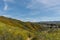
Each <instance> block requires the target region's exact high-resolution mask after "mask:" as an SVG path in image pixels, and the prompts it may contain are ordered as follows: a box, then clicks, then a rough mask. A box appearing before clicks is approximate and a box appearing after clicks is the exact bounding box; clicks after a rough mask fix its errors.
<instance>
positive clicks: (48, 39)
mask: <svg viewBox="0 0 60 40" xmlns="http://www.w3.org/2000/svg"><path fill="white" fill-rule="evenodd" d="M42 28H43V27H41V26H40V25H39V24H36V23H30V22H22V21H19V20H15V19H11V18H6V17H2V16H1V17H0V40H27V39H28V38H29V37H32V38H33V39H31V40H60V29H57V28H52V29H48V30H45V31H42ZM43 29H44V28H43Z"/></svg>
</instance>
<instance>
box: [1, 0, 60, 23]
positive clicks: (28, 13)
mask: <svg viewBox="0 0 60 40" xmlns="http://www.w3.org/2000/svg"><path fill="white" fill-rule="evenodd" d="M0 15H1V16H7V17H12V18H16V19H19V20H23V21H32V22H39V21H60V0H0Z"/></svg>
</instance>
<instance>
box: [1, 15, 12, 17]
mask: <svg viewBox="0 0 60 40" xmlns="http://www.w3.org/2000/svg"><path fill="white" fill-rule="evenodd" d="M2 16H5V17H12V16H11V15H2Z"/></svg>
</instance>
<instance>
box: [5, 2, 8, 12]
mask: <svg viewBox="0 0 60 40" xmlns="http://www.w3.org/2000/svg"><path fill="white" fill-rule="evenodd" d="M6 10H8V5H7V4H6V3H5V6H4V11H6Z"/></svg>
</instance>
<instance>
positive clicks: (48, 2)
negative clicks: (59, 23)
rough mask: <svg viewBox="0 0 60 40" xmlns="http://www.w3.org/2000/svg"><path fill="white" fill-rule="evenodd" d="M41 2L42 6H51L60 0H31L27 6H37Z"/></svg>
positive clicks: (59, 2)
mask: <svg viewBox="0 0 60 40" xmlns="http://www.w3.org/2000/svg"><path fill="white" fill-rule="evenodd" d="M41 4H42V5H43V6H44V7H53V6H56V5H60V0H31V2H30V3H29V4H28V5H27V8H32V9H33V8H39V7H41Z"/></svg>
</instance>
